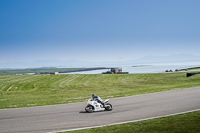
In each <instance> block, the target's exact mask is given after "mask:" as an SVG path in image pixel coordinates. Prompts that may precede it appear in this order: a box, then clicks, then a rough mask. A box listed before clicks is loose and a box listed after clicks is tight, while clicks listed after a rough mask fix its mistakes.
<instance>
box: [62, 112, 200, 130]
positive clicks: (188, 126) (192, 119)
mask: <svg viewBox="0 0 200 133" xmlns="http://www.w3.org/2000/svg"><path fill="white" fill-rule="evenodd" d="M199 125H200V111H196V112H191V113H186V114H181V115H175V116H168V117H162V118H157V119H152V120H146V121H140V122H134V123H127V124H122V125H114V126H106V127H100V128H92V129H85V130H78V131H69V132H66V133H105V132H106V133H199V132H200V126H199Z"/></svg>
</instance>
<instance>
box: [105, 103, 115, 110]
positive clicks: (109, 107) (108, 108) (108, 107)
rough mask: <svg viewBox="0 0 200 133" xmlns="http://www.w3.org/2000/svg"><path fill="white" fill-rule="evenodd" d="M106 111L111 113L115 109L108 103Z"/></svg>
mask: <svg viewBox="0 0 200 133" xmlns="http://www.w3.org/2000/svg"><path fill="white" fill-rule="evenodd" d="M105 109H106V110H107V111H111V110H112V109H113V108H112V105H111V104H110V103H106V105H105Z"/></svg>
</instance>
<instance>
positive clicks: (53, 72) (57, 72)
mask: <svg viewBox="0 0 200 133" xmlns="http://www.w3.org/2000/svg"><path fill="white" fill-rule="evenodd" d="M50 74H59V72H50Z"/></svg>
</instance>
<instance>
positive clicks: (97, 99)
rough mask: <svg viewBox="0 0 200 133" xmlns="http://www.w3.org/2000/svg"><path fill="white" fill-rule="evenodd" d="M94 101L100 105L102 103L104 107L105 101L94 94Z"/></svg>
mask: <svg viewBox="0 0 200 133" xmlns="http://www.w3.org/2000/svg"><path fill="white" fill-rule="evenodd" d="M92 100H95V101H97V102H98V103H101V104H102V105H104V103H103V100H102V99H101V98H100V97H99V96H97V95H95V94H92Z"/></svg>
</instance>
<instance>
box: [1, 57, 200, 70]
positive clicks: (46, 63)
mask: <svg viewBox="0 0 200 133" xmlns="http://www.w3.org/2000/svg"><path fill="white" fill-rule="evenodd" d="M192 60H199V61H200V56H195V55H191V54H173V55H169V56H145V57H142V58H139V59H136V60H129V61H120V65H123V64H127V63H151V62H169V61H192ZM116 64H119V62H112V61H111V62H108V61H107V62H92V61H80V60H67V61H61V60H38V61H34V62H8V63H0V69H2V68H4V69H5V68H6V69H9V68H38V67H62V68H64V67H65V68H81V67H105V66H109V67H111V66H113V65H114V66H115V65H116Z"/></svg>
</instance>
